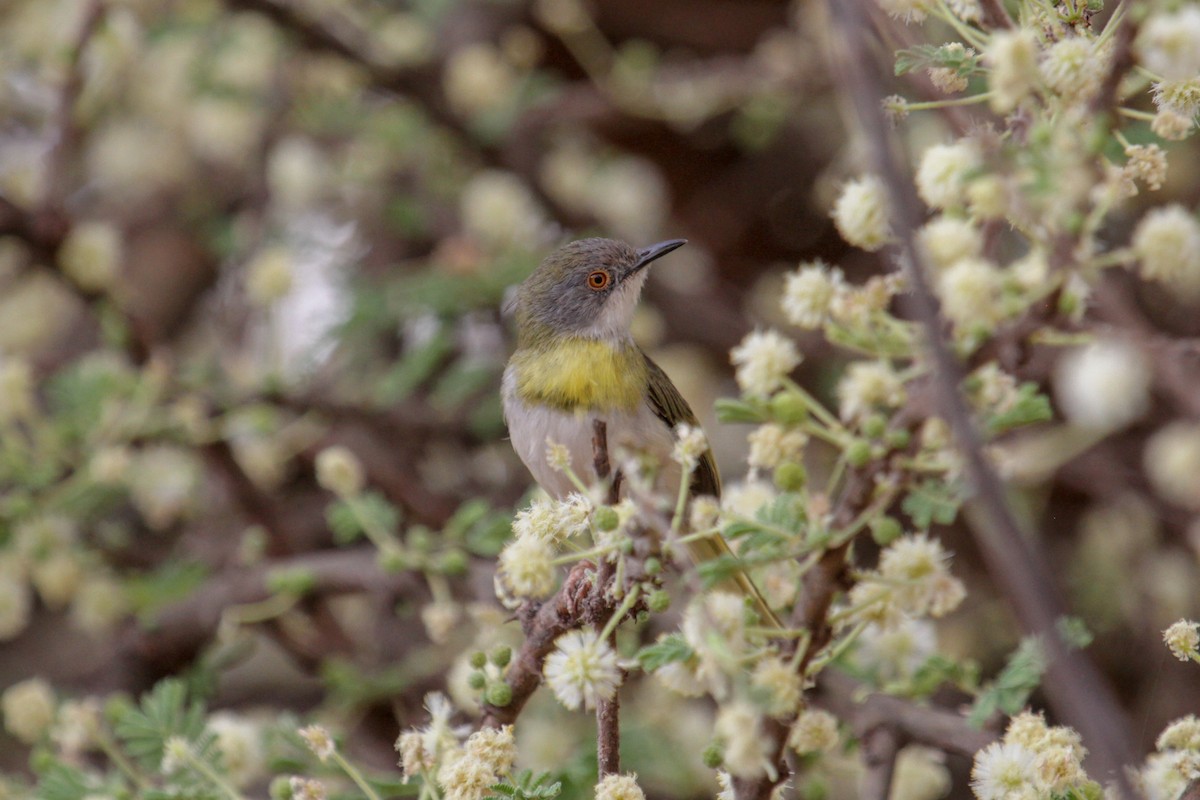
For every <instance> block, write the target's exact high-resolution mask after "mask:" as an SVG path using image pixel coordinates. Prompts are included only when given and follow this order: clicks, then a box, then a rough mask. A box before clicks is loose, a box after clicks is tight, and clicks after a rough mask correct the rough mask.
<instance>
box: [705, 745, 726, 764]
mask: <svg viewBox="0 0 1200 800" xmlns="http://www.w3.org/2000/svg"><path fill="white" fill-rule="evenodd" d="M700 760H701V761H703V762H704V766H706V767H708V768H709V769H716V768H717V767H719V766H721V765H722V764H724V763H725V750H724V748H722V747H721V745H719V744H717V743H716V742H713V743H712V744H710V745H709V746H708V747H706V748H704V752H703V753H701V754H700Z"/></svg>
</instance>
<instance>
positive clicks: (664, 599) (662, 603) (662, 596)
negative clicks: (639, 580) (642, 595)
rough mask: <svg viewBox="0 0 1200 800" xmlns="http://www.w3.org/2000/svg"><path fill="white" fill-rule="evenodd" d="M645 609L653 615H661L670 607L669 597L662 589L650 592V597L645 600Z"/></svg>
mask: <svg viewBox="0 0 1200 800" xmlns="http://www.w3.org/2000/svg"><path fill="white" fill-rule="evenodd" d="M646 607H647V608H649V609H650V610H651V611H653V612H654V613H655V614H661V613H662V612H664V611H666V610H667V609H668V608H670V607H671V595H669V594H667V593H666V592H665V591H663V590H662V589H659V590H657V591H654V592H651V593H650V596H649V597H647V598H646Z"/></svg>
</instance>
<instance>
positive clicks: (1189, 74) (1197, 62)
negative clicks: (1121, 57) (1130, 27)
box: [1134, 3, 1200, 81]
mask: <svg viewBox="0 0 1200 800" xmlns="http://www.w3.org/2000/svg"><path fill="white" fill-rule="evenodd" d="M1134 52H1135V53H1136V54H1137V56H1138V58H1139V59H1140V60H1141V62H1142V66H1144V67H1146V69H1148V70H1150V71H1151V72H1154V73H1156V74H1158V75H1161V76H1162V77H1164V78H1166V79H1167V80H1169V81H1170V80H1186V79H1190V78H1195V77H1197V76H1200V7H1197V6H1196V5H1195V4H1190V3H1189V4H1184V5H1181V6H1180V7H1179V9H1178V10H1177V11H1174V12H1173V13H1165V14H1153V15H1151V16H1150V18H1149V19H1147V20H1146V21H1145V22H1144V23H1142V25H1141V27H1140V28H1139V30H1138V36H1137V39H1136V40H1135V41H1134Z"/></svg>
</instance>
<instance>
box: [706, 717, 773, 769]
mask: <svg viewBox="0 0 1200 800" xmlns="http://www.w3.org/2000/svg"><path fill="white" fill-rule="evenodd" d="M761 722H762V720H761V717H760V716H759V714H758V711H757V710H755V708H754V707H753V706H751V705H749V704H748V703H743V702H736V703H727V704H726V705H724V706H722V707H721V710H720V711H719V712H718V713H717V721H716V725H715V729H716V731H715V732H716V735H717V738H719V739H721V741H722V742H724V744H725V768H726V769H727V770H729V772H730V773H731V774H733V775H736V776H738V777H742V778H752V777H755V776H757V775H761V774H763V772H764V771H765V770H766V767H767V765H768V764H769V763H770V760H769V759H770V757H771V740H770V739H769V738H767V736H765V735H764V734H763V731H762V725H761Z"/></svg>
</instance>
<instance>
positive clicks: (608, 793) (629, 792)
mask: <svg viewBox="0 0 1200 800" xmlns="http://www.w3.org/2000/svg"><path fill="white" fill-rule="evenodd" d="M596 800H646V795H645V793H644V792H642V787H640V786H638V783H637V775H605V776H604V777H603V778H601V779H600V782H599V783H597V784H596Z"/></svg>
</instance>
